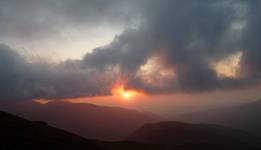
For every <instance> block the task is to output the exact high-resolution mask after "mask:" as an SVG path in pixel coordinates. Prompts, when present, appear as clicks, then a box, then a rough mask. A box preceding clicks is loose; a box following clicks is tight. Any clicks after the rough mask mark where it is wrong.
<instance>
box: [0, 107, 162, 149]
mask: <svg viewBox="0 0 261 150" xmlns="http://www.w3.org/2000/svg"><path fill="white" fill-rule="evenodd" d="M0 133H1V134H0V141H1V142H0V149H1V150H54V149H57V150H87V149H88V150H144V149H147V150H160V148H158V147H157V146H156V147H155V146H150V145H146V144H139V143H136V142H102V141H97V140H86V139H84V138H82V137H79V136H77V135H74V134H71V133H68V132H66V131H63V130H60V129H57V128H53V127H50V126H48V125H45V124H44V123H41V122H31V121H28V120H25V119H22V118H19V117H16V116H14V115H10V114H8V113H4V112H2V111H0Z"/></svg>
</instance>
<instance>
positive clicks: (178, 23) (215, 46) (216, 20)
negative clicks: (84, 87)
mask: <svg viewBox="0 0 261 150" xmlns="http://www.w3.org/2000/svg"><path fill="white" fill-rule="evenodd" d="M253 7H254V8H253ZM259 7H260V5H259V4H255V3H253V2H252V1H251V2H243V1H234V0H230V1H193V0H188V1H179V0H176V1H168V0H164V1H154V2H151V3H149V4H148V7H144V8H143V9H142V10H141V11H142V13H141V14H143V18H144V21H143V24H142V25H141V27H140V28H138V29H136V30H134V31H133V30H127V31H126V32H124V33H123V34H122V35H121V36H119V37H117V38H116V39H115V40H114V41H113V42H112V43H111V44H110V45H108V46H106V47H101V48H97V50H96V51H94V52H93V53H90V54H87V55H86V56H85V59H84V60H83V61H84V62H85V64H86V65H87V66H89V65H92V64H95V65H94V66H96V67H99V68H103V67H105V68H106V66H111V65H114V66H119V67H120V70H121V71H122V72H123V74H124V72H126V70H127V73H126V74H127V75H125V76H127V80H128V81H129V86H131V87H135V88H140V89H142V90H145V91H146V92H150V93H161V92H204V91H211V90H222V89H236V88H243V87H248V86H252V85H255V84H258V83H259V80H260V75H259V73H258V72H259V70H260V61H259V60H260V59H259V58H260V54H261V53H260V52H259V49H260V44H258V39H260V37H259V36H260V34H258V33H259V31H260V29H259V28H258V26H259V24H260V21H259V20H260V15H258V13H257V11H259ZM239 53H240V55H242V56H240V57H239V58H238V60H237V66H236V67H237V68H236V69H237V70H236V71H237V76H236V75H234V76H226V77H225V78H223V77H220V75H219V74H220V71H222V70H219V72H217V70H216V68H215V67H214V66H213V65H212V64H213V62H222V61H225V59H227V58H230V57H233V56H234V55H237V54H239ZM155 56H159V57H161V59H162V60H164V61H161V62H159V63H162V66H163V67H161V69H162V70H164V69H172V70H173V72H175V76H173V78H172V79H170V78H167V79H166V80H167V83H166V84H165V85H162V84H158V86H156V85H155V84H154V83H151V82H146V81H144V79H146V80H148V79H149V78H150V79H151V78H152V77H151V76H161V74H160V72H161V71H162V70H158V73H157V72H155V74H153V75H152V74H150V75H148V74H143V75H140V74H139V72H140V69H141V68H142V66H144V65H146V63H147V62H149V61H150V60H151V59H153V57H155ZM230 67H231V66H230ZM231 69H232V68H231ZM233 69H234V71H235V68H233ZM223 73H224V72H223ZM137 74H138V75H137ZM234 74H235V73H234ZM160 80H162V77H160V79H158V81H154V82H156V83H160V82H161V81H160Z"/></svg>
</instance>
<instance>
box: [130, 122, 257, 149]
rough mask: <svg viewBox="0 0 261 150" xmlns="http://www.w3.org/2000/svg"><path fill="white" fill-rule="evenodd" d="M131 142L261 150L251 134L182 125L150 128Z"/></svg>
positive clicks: (158, 125) (163, 123)
mask: <svg viewBox="0 0 261 150" xmlns="http://www.w3.org/2000/svg"><path fill="white" fill-rule="evenodd" d="M128 140H129V141H135V142H140V143H146V144H157V145H162V146H165V147H167V148H173V149H184V150H191V149H201V150H202V149H203V150H207V149H209V150H210V149H211V150H224V149H226V150H227V149H228V150H232V149H235V150H252V149H253V150H254V149H255V150H257V149H261V147H260V143H259V139H257V138H256V137H254V136H252V135H250V134H248V133H245V132H242V131H239V130H233V129H229V128H225V127H221V126H217V125H203V124H187V123H180V122H161V123H154V124H146V125H144V126H143V127H141V128H140V129H138V130H137V131H136V132H134V133H133V134H132V135H131V136H130V137H129V138H128Z"/></svg>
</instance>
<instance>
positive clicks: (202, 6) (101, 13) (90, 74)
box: [0, 0, 261, 108]
mask: <svg viewBox="0 0 261 150" xmlns="http://www.w3.org/2000/svg"><path fill="white" fill-rule="evenodd" d="M260 8H261V2H260V1H257V0H248V1H244V0H218V1H213V0H198V1H195V0H0V33H1V34H0V70H1V73H0V101H12V100H32V99H52V100H64V99H76V98H80V99H81V98H87V99H89V98H97V97H104V99H107V98H108V97H110V96H113V95H114V96H115V95H118V96H119V95H120V94H122V95H123V98H124V97H125V99H129V97H134V98H135V96H136V99H138V97H139V96H144V95H146V96H145V97H147V98H143V99H158V100H155V101H157V103H156V104H155V106H159V105H160V104H159V103H164V104H165V105H167V106H173V105H175V104H176V103H177V102H176V101H177V100H176V99H179V100H178V101H181V102H183V101H184V103H186V104H188V103H193V104H195V103H197V102H199V99H204V103H206V102H207V103H208V104H211V103H213V104H215V101H220V100H213V99H220V97H222V99H223V100H221V103H223V102H224V101H225V102H224V103H230V102H234V101H235V100H238V101H242V100H243V99H248V100H249V99H254V98H255V99H256V98H260V97H261V95H260V94H259V92H258V91H259V89H260V86H259V85H260V79H261V59H260V58H261V50H260V48H261V45H260V39H261V28H260V26H261V15H260V14H261V13H260V11H261V9H260ZM115 85H117V88H118V89H116V91H117V90H118V92H115V89H114V88H115ZM119 91H121V92H119ZM244 91H245V92H246V91H253V92H249V93H251V94H242V92H244ZM217 93H218V94H217ZM137 95H138V96H137ZM179 95H182V96H179ZM231 95H233V96H231ZM106 97H107V98H106ZM166 97H167V98H166ZM182 97H189V98H182ZM202 97H204V98H202ZM134 98H133V99H134ZM161 99H167V101H168V102H164V101H165V100H163V101H162V100H161ZM173 99H175V100H173ZM184 99H189V101H190V102H188V100H184ZM140 101H142V102H140V103H142V104H140V105H142V106H144V107H145V106H146V104H143V102H144V101H145V100H140ZM148 103H151V102H148ZM102 104H106V100H103V103H102ZM136 107H138V106H136ZM162 108H166V106H163V107H162Z"/></svg>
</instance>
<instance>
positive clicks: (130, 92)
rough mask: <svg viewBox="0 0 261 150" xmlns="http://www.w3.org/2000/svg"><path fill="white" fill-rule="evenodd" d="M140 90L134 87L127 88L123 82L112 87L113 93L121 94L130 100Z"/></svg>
mask: <svg viewBox="0 0 261 150" xmlns="http://www.w3.org/2000/svg"><path fill="white" fill-rule="evenodd" d="M138 93H139V92H138V91H136V90H134V89H126V88H125V86H124V84H123V83H122V82H120V83H116V84H115V85H114V86H113V87H112V94H113V95H114V96H120V97H122V98H123V99H125V100H129V99H131V98H133V97H134V96H136V95H137V94H138Z"/></svg>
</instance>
